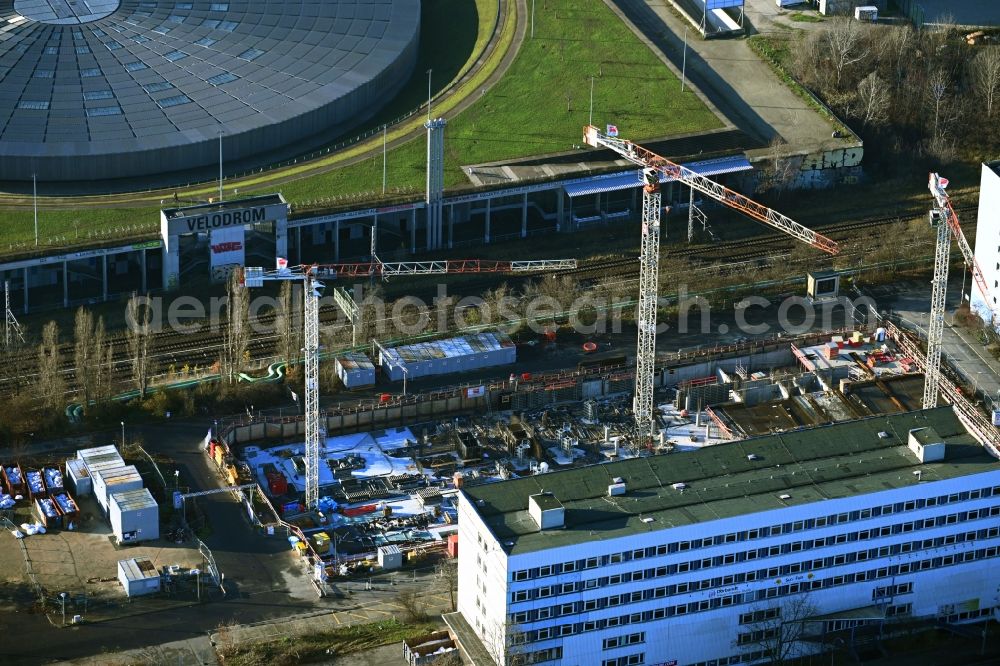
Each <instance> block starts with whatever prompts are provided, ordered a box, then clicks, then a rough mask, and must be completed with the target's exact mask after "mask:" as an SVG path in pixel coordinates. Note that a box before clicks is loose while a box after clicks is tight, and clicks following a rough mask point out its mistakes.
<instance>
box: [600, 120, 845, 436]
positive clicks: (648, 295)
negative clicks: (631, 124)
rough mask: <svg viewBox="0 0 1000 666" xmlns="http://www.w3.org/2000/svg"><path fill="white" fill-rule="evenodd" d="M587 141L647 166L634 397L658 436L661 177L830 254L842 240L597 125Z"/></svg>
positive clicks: (649, 430) (641, 419) (643, 427)
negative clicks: (655, 395) (655, 391)
mask: <svg viewBox="0 0 1000 666" xmlns="http://www.w3.org/2000/svg"><path fill="white" fill-rule="evenodd" d="M583 142H584V143H586V144H587V145H589V146H593V147H594V148H608V149H610V150H613V151H614V152H616V153H618V154H619V155H621V156H622V157H624V158H625V159H627V160H628V161H629V162H632V163H633V164H635V165H637V166H639V167H642V182H643V195H642V244H641V251H640V255H639V308H638V315H637V317H636V324H637V328H638V329H639V339H638V344H637V346H636V368H635V396H634V398H633V406H632V407H633V413H634V416H635V428H636V433H637V435H638V436H639V437H642V438H645V437H650V436H652V435H653V426H654V420H653V378H654V371H655V364H656V305H657V288H658V283H659V270H660V269H659V266H660V213H661V205H660V177H661V176H666V177H667V178H669V179H672V180H677V181H680V182H681V183H684V184H685V185H687V186H688V187H690V188H692V189H693V190H697V191H699V192H701V193H702V194H704V195H706V196H708V197H711V198H712V199H715V200H716V201H719V202H721V203H723V204H725V205H726V206H728V207H730V208H733V209H734V210H738V211H739V212H741V213H743V214H744V215H746V216H748V217H751V218H753V219H755V220H757V221H758V222H762V223H764V224H766V225H768V226H770V227H774V228H775V229H777V230H779V231H783V232H785V233H786V234H788V235H789V236H792V237H793V238H795V239H797V240H800V241H802V242H803V243H806V244H808V245H811V246H813V247H815V248H817V249H819V250H822V251H824V252H827V253H829V254H836V253H837V252H838V251H839V248H838V246H837V244H836V243H835V242H834V241H832V240H830V239H829V238H827V237H826V236H823V235H821V234H818V233H816V232H815V231H812V230H811V229H808V228H806V227H804V226H802V225H801V224H799V223H798V222H795V221H794V220H792V219H790V218H788V217H785V216H784V215H782V214H781V213H779V212H777V211H774V210H771V209H770V208H768V207H767V206H764V205H763V204H760V203H757V202H756V201H753V200H752V199H750V198H748V197H746V196H744V195H742V194H740V193H739V192H735V191H733V190H730V189H729V188H727V187H725V186H723V185H721V184H719V183H716V182H715V181H713V180H711V179H709V178H706V177H705V176H702V175H701V174H698V173H695V172H694V171H692V170H691V169H688V168H687V167H684V166H681V165H680V164H675V163H673V162H671V161H670V160H668V159H666V158H664V157H661V156H659V155H657V154H656V153H654V152H652V151H650V150H647V149H645V148H643V147H642V146H639V145H637V144H635V143H632V142H631V141H627V140H624V139H619V138H617V137H611V136H608V135H606V134H603V133H602V132H601V131H600V130H599V129H598V128H597V127H595V126H593V125H587V126H585V127H584V128H583Z"/></svg>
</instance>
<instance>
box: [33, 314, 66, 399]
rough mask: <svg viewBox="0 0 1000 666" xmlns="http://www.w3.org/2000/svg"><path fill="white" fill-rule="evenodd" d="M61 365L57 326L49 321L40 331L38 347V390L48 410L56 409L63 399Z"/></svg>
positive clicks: (64, 383)
mask: <svg viewBox="0 0 1000 666" xmlns="http://www.w3.org/2000/svg"><path fill="white" fill-rule="evenodd" d="M61 364H62V353H61V351H60V350H59V325H58V324H56V323H55V322H54V321H50V322H49V323H47V324H45V327H44V328H43V329H42V343H41V344H40V345H39V346H38V390H39V392H40V393H41V394H42V402H43V404H44V405H45V406H46V407H48V408H49V409H58V408H59V407H60V405H61V403H62V401H63V398H64V395H63V394H64V392H65V390H66V382H65V380H64V379H63V376H62V373H61V372H60V368H59V366H60V365H61Z"/></svg>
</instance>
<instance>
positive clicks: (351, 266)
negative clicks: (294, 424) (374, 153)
mask: <svg viewBox="0 0 1000 666" xmlns="http://www.w3.org/2000/svg"><path fill="white" fill-rule="evenodd" d="M573 268H576V259H554V260H553V259H537V260H531V261H493V260H482V259H462V260H444V261H399V262H382V261H378V260H377V258H376V261H373V262H369V263H340V264H306V265H299V266H289V265H288V260H287V259H282V258H279V259H278V261H277V266H276V268H275V270H273V271H266V270H264V269H263V268H261V267H247V268H246V269H245V270H244V272H243V284H244V286H245V287H248V288H254V287H263V286H264V283H265V282H272V281H293V282H301V283H302V284H303V287H304V288H303V290H302V291H303V300H304V308H303V313H304V316H303V319H304V320H305V321H304V326H305V336H304V337H305V340H304V342H305V347H304V349H303V353H304V356H305V422H306V442H305V456H304V458H305V469H306V492H305V496H306V497H305V499H306V507H307V508H309V509H314V508H316V506H317V503H318V501H319V452H320V442H321V441H322V440H323V439H324V434H325V431H324V428H323V426H322V422H321V420H320V415H319V301H320V298H322V297H323V291H324V289H325V288H326V285H325V284H324V283H323V282H322V281H321V278H322V279H326V280H337V279H339V278H358V277H369V276H371V277H381V278H384V279H388V278H390V277H398V276H403V275H446V274H461V273H534V272H538V271H556V270H567V269H573Z"/></svg>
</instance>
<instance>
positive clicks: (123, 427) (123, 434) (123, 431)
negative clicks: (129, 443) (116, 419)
mask: <svg viewBox="0 0 1000 666" xmlns="http://www.w3.org/2000/svg"><path fill="white" fill-rule="evenodd" d="M121 424H122V447H124V446H125V422H124V421H122V422H121Z"/></svg>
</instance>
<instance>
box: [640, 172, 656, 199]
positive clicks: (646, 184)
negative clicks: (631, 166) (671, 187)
mask: <svg viewBox="0 0 1000 666" xmlns="http://www.w3.org/2000/svg"><path fill="white" fill-rule="evenodd" d="M642 180H643V188H642V189H643V191H644V192H648V193H650V194H652V193H653V192H659V191H660V171H659V169H655V168H653V167H646V168H644V169H643V170H642Z"/></svg>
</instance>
